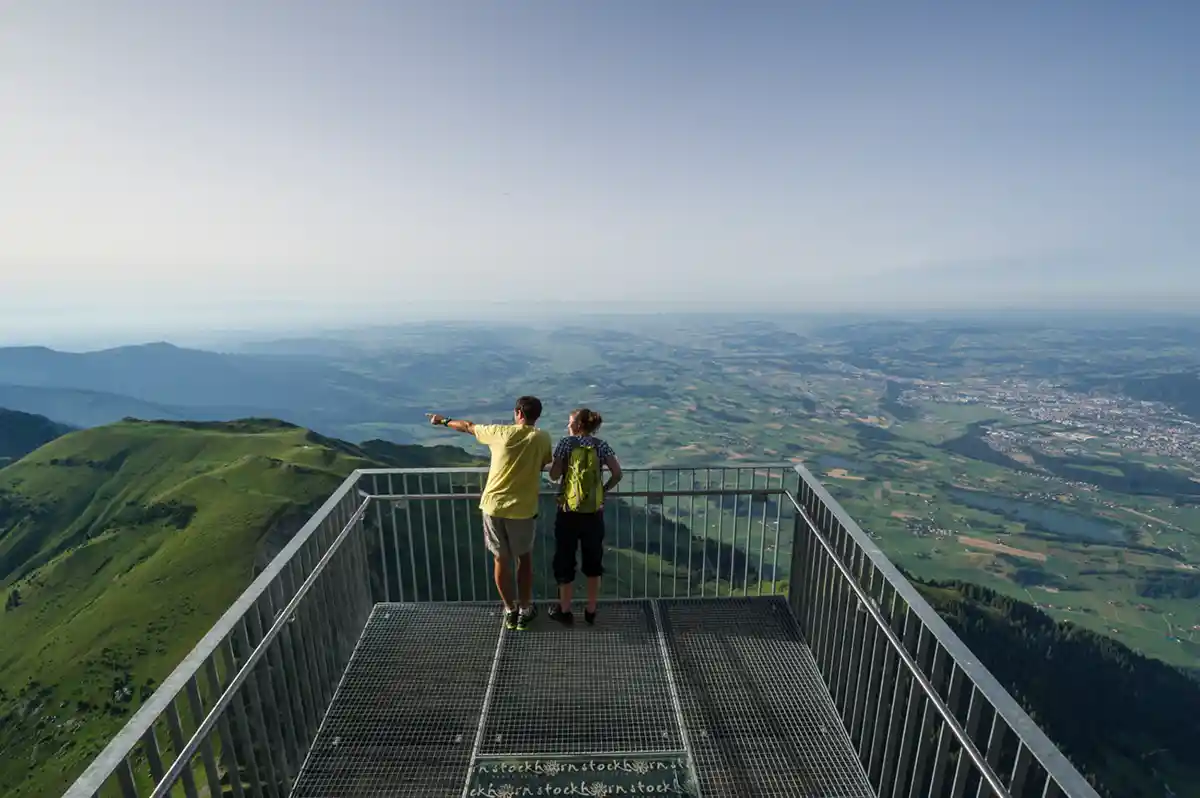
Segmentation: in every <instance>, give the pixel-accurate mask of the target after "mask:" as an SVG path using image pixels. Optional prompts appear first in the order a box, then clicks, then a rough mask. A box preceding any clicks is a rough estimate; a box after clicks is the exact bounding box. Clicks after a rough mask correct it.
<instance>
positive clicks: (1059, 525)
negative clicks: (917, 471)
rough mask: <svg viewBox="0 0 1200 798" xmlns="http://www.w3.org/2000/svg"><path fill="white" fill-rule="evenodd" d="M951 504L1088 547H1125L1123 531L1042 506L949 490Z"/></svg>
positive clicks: (990, 495)
mask: <svg viewBox="0 0 1200 798" xmlns="http://www.w3.org/2000/svg"><path fill="white" fill-rule="evenodd" d="M947 493H949V494H950V496H951V497H952V498H953V499H954V501H956V502H959V503H960V504H965V505H966V506H967V507H973V508H974V509H976V510H986V511H988V512H993V513H997V514H999V515H1003V516H1004V517H1005V518H1010V519H1013V520H1016V521H1020V522H1021V523H1023V524H1025V525H1027V526H1030V527H1034V528H1036V529H1041V530H1044V531H1046V532H1050V533H1052V534H1055V535H1059V536H1061V537H1064V538H1070V539H1071V540H1085V541H1087V542H1089V543H1127V542H1128V541H1127V540H1126V538H1125V530H1124V529H1122V528H1121V527H1119V526H1115V525H1113V524H1106V523H1104V522H1102V521H1097V520H1095V519H1094V518H1087V517H1086V516H1082V515H1076V514H1075V513H1071V512H1068V511H1066V510H1059V509H1056V508H1054V507H1047V506H1046V505H1044V504H1034V503H1033V502H1026V501H1020V500H1018V499H1010V498H1008V497H1007V496H995V495H993V494H991V493H978V492H976V491H970V490H961V489H959V488H951V489H949V490H948V491H947Z"/></svg>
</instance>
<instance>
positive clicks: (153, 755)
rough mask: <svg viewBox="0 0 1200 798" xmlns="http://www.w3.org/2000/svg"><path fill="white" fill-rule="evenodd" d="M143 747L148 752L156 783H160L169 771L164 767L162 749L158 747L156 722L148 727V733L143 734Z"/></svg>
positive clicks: (147, 757)
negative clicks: (155, 730)
mask: <svg viewBox="0 0 1200 798" xmlns="http://www.w3.org/2000/svg"><path fill="white" fill-rule="evenodd" d="M142 749H143V750H144V751H145V752H146V762H147V764H149V765H150V775H151V776H153V777H154V783H155V784H158V783H159V782H160V781H162V778H163V776H165V775H166V773H167V771H166V769H165V768H164V767H163V761H162V751H161V749H159V747H158V736H157V735H156V734H155V733H154V724H150V728H148V729H146V733H145V734H143V735H142Z"/></svg>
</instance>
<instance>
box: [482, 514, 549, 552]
mask: <svg viewBox="0 0 1200 798" xmlns="http://www.w3.org/2000/svg"><path fill="white" fill-rule="evenodd" d="M536 534H537V519H536V518H496V517H495V516H491V515H488V514H487V513H484V514H483V540H484V542H485V543H486V544H487V547H488V551H490V552H491V553H492V554H494V555H496V556H497V557H522V556H524V555H526V554H529V553H530V552H531V551H533V538H534V536H535V535H536Z"/></svg>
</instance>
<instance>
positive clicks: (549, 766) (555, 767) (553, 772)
mask: <svg viewBox="0 0 1200 798" xmlns="http://www.w3.org/2000/svg"><path fill="white" fill-rule="evenodd" d="M561 771H562V765H560V764H558V763H557V762H543V763H542V772H543V773H545V774H546V775H547V776H557V775H558V774H559V773H560V772H561Z"/></svg>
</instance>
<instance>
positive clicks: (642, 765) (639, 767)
mask: <svg viewBox="0 0 1200 798" xmlns="http://www.w3.org/2000/svg"><path fill="white" fill-rule="evenodd" d="M632 767H633V772H634V773H642V774H645V773H649V772H650V764H649V763H648V762H643V761H642V760H640V759H638V760H635V761H634V763H633V765H632Z"/></svg>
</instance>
